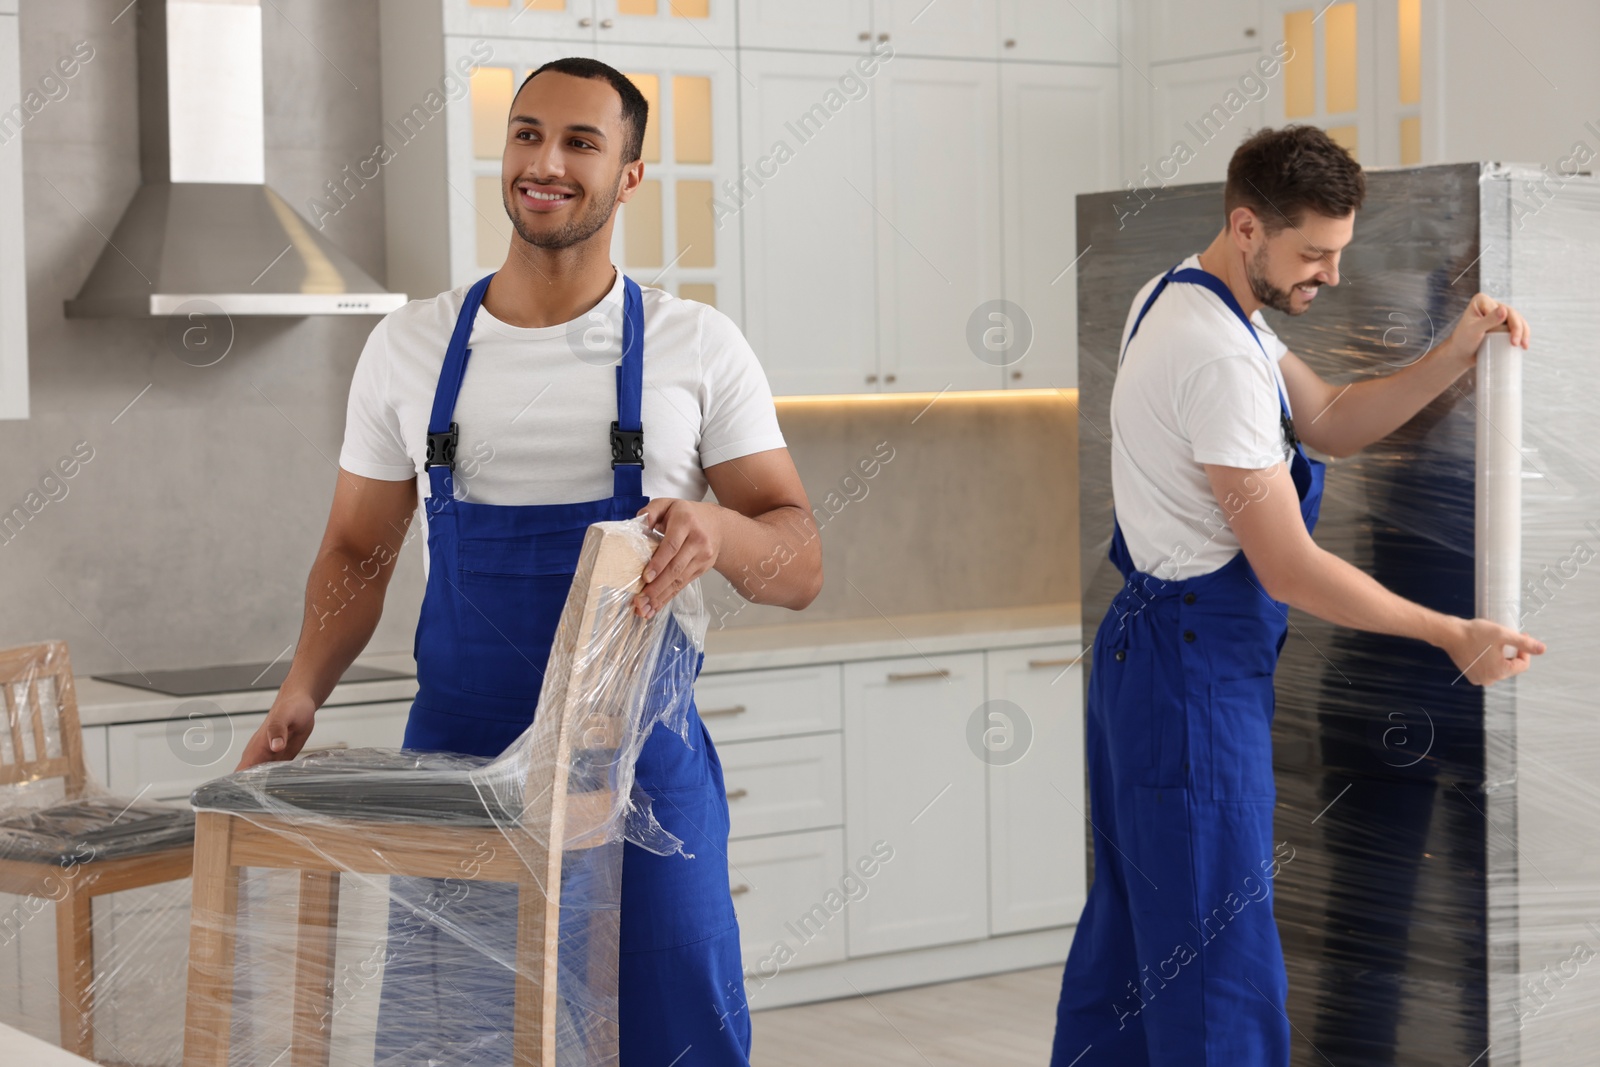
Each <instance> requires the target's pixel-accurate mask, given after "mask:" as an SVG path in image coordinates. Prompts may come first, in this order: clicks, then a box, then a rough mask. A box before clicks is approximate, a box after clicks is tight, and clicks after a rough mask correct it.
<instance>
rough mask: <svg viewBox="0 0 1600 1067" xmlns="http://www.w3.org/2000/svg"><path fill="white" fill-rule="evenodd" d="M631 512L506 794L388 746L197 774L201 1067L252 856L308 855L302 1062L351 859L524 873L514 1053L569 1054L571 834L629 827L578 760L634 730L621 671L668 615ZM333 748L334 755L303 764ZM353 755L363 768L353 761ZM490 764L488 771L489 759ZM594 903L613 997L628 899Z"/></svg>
mask: <svg viewBox="0 0 1600 1067" xmlns="http://www.w3.org/2000/svg"><path fill="white" fill-rule="evenodd" d="M632 525H634V524H633V523H630V522H618V523H599V524H596V525H594V526H591V527H590V528H589V531H588V533H587V535H586V536H585V539H584V544H583V550H582V555H581V558H580V561H579V564H578V571H577V574H576V576H575V577H574V579H573V583H572V587H571V592H570V593H569V595H568V599H567V603H566V607H565V609H564V611H563V613H562V616H561V622H560V625H559V627H558V629H557V632H556V637H555V643H554V646H553V647H552V649H551V653H550V659H549V663H548V664H547V666H546V669H545V680H544V684H543V689H542V692H541V694H540V697H539V705H538V714H537V716H536V719H535V723H534V726H533V727H532V729H531V735H524V737H523V738H522V740H521V741H519V742H518V744H517V746H514V747H513V750H512V752H513V753H516V755H515V756H513V757H511V758H513V759H517V760H522V761H525V766H524V765H523V764H521V763H519V764H518V765H517V766H518V767H519V768H521V769H522V770H523V771H525V774H526V777H525V779H523V782H522V784H521V787H520V789H519V788H517V787H516V783H515V781H514V780H513V783H512V788H511V789H510V790H508V792H509V793H510V794H511V795H510V796H509V797H508V798H507V799H506V800H505V801H503V802H497V801H495V800H493V799H491V798H489V797H487V796H485V795H484V794H483V793H482V792H480V791H479V790H478V789H477V788H474V787H472V783H471V782H468V781H467V772H452V771H449V770H434V771H429V770H420V771H416V770H413V771H410V772H409V773H406V774H403V775H402V773H401V772H400V770H399V768H401V767H405V766H407V760H406V758H401V757H400V756H399V754H398V753H389V754H388V755H387V756H386V755H385V753H384V750H373V749H369V750H365V752H364V754H363V755H361V756H358V757H357V758H355V759H352V758H351V757H352V755H353V754H352V753H339V754H336V755H334V756H332V757H331V758H330V757H318V758H316V759H313V760H311V761H307V760H304V759H301V760H296V761H293V762H289V763H275V764H266V765H263V766H260V767H256V768H252V769H250V770H248V771H244V772H242V773H239V774H235V775H232V776H230V777H228V778H223V779H219V780H217V781H216V782H211V783H207V784H206V785H204V786H201V787H200V789H198V790H196V792H195V795H194V805H195V808H196V811H197V818H198V823H197V836H196V846H197V847H196V862H195V877H194V909H193V927H192V929H191V932H190V939H189V945H190V966H189V993H188V997H189V999H188V1015H187V1020H186V1023H185V1031H184V1064H185V1067H227V1063H228V1057H229V1031H230V1026H231V1023H232V1017H231V1013H232V1006H233V965H234V950H235V939H236V936H237V929H236V921H237V915H238V901H239V869H240V868H241V867H266V868H277V869H291V870H297V871H299V903H298V911H297V931H296V935H295V938H294V953H295V963H294V981H293V986H294V988H293V1008H292V1014H293V1019H292V1023H291V1026H290V1049H289V1054H288V1056H287V1058H286V1059H284V1061H283V1063H284V1064H285V1067H311V1065H317V1067H324V1065H326V1064H327V1063H328V1061H329V1056H330V1051H331V1046H330V1041H331V1037H332V1032H331V1031H332V1017H333V1012H332V1011H331V1010H330V1009H331V1007H332V994H333V981H334V970H333V965H334V954H335V931H336V925H337V914H338V902H339V875H340V873H341V872H351V873H354V874H366V875H406V876H419V877H431V878H453V879H459V880H463V881H488V882H510V883H515V884H516V885H517V887H518V894H517V906H516V913H517V914H516V949H515V953H516V955H515V958H516V977H515V994H514V997H515V1000H514V1007H513V1018H514V1034H513V1038H512V1044H513V1062H514V1063H515V1064H516V1065H517V1067H554V1065H555V1062H556V1060H555V1054H556V1045H555V1041H556V1020H557V1014H558V1012H559V1010H560V1003H559V1000H558V996H557V983H556V968H557V959H556V957H557V943H558V938H559V935H560V916H561V901H560V886H561V867H562V852H563V849H564V848H565V849H575V848H591V847H595V846H600V845H604V844H607V843H608V840H609V843H610V844H612V845H616V844H617V840H616V839H617V837H618V836H619V835H618V834H616V833H614V832H610V831H611V830H612V829H613V827H614V822H615V819H616V817H617V810H618V809H617V807H616V805H615V801H616V797H615V796H614V794H613V793H612V792H611V791H610V790H609V788H606V787H605V783H604V782H603V781H602V782H600V783H599V785H600V788H593V786H594V785H595V783H594V782H593V781H590V782H587V783H585V784H586V785H587V786H588V787H589V791H584V792H572V793H569V792H568V785H569V774H568V772H569V768H570V767H571V766H572V764H573V757H574V753H575V751H577V750H588V751H594V750H601V751H604V750H606V749H613V750H614V749H616V748H617V746H619V745H622V744H623V743H624V739H625V727H626V713H627V700H626V695H627V694H625V693H623V692H621V691H620V690H621V689H622V688H623V687H622V686H619V685H617V684H616V681H615V679H616V678H617V677H627V678H629V679H639V678H642V677H644V676H645V672H647V671H649V670H650V669H651V663H652V651H653V649H654V648H655V647H656V646H657V645H658V643H659V641H660V636H661V628H660V626H658V625H656V624H657V623H659V622H663V621H665V620H664V619H663V618H660V617H658V618H657V619H652V620H646V619H641V618H638V617H637V616H635V615H634V614H633V612H632V611H631V609H630V608H629V606H628V602H629V599H630V598H631V596H632V594H634V593H637V592H638V590H639V589H640V588H641V587H642V582H641V580H640V579H641V573H642V572H643V570H644V565H645V563H646V562H647V561H648V559H649V554H650V553H649V549H648V545H647V543H641V542H643V539H642V538H641V537H640V536H639V533H638V530H637V528H635V529H633V530H628V529H625V527H628V526H632ZM596 635H600V636H599V637H597V636H596ZM602 672H604V674H605V675H606V676H607V677H609V678H611V679H612V681H611V682H610V683H609V684H606V685H602V684H600V681H599V679H600V677H601V673H602ZM614 672H619V673H614ZM407 755H408V756H409V754H407ZM506 758H507V757H502V759H506ZM386 760H388V761H389V763H388V768H389V769H388V770H387V771H385V766H386ZM319 761H322V762H323V763H324V768H323V769H322V770H321V772H320V773H304V774H302V773H297V772H298V771H300V770H301V769H302V767H314V766H315V765H316V764H317V763H318V762H319ZM340 766H345V767H347V769H348V773H340V772H339V771H338V770H337V768H338V767H340ZM496 766H497V767H504V766H505V765H504V764H502V763H499V762H498V761H497V762H496ZM473 773H476V772H473ZM602 777H603V776H602ZM476 780H477V782H478V783H479V784H481V782H482V777H481V775H480V776H479V777H478V778H477V779H476ZM364 783H367V784H370V783H378V785H377V788H376V792H378V793H382V794H385V795H387V796H389V797H391V798H393V802H392V803H386V802H377V801H374V800H372V799H371V798H372V794H373V793H374V789H371V788H365V787H364ZM385 783H387V785H385ZM401 783H403V785H404V788H403V789H402V788H400V785H401ZM463 783H466V785H467V788H463ZM496 807H500V808H501V810H498V811H496V810H492V809H494V808H496ZM429 812H433V813H435V814H433V815H432V816H431V817H430V815H429ZM490 835H492V838H491V839H492V840H493V841H494V842H495V843H497V844H499V843H501V842H502V841H503V842H504V843H505V845H507V846H509V847H500V848H496V849H494V850H493V851H492V854H491V855H490V857H489V858H488V859H487V860H483V859H482V852H481V850H478V849H475V844H476V843H478V842H482V841H483V840H484V839H485V837H486V836H490ZM502 835H503V836H502ZM475 853H476V855H475ZM464 858H465V859H468V860H472V861H473V862H472V863H470V864H465V863H463V859H464ZM617 861H618V863H620V861H621V855H620V846H618V856H617ZM469 872H470V873H469ZM585 921H588V922H590V923H591V924H594V925H590V926H589V927H587V931H588V936H589V939H590V942H591V943H598V944H601V945H609V954H610V955H611V956H612V957H613V959H612V961H611V965H610V966H609V967H606V966H601V965H597V964H599V963H600V962H601V961H598V960H597V959H596V958H595V957H594V956H591V957H590V960H589V963H590V966H589V968H588V973H589V975H590V982H591V983H603V984H606V985H608V986H609V988H606V989H603V990H602V992H603V993H605V994H607V995H609V996H610V997H612V998H614V997H615V992H616V990H615V983H616V967H615V960H614V956H615V946H616V944H617V939H618V935H619V933H620V912H618V911H617V910H615V909H609V910H607V909H597V910H596V911H594V912H591V913H588V915H587V917H586V920H585ZM591 988H593V984H592V985H591ZM586 1025H587V1026H588V1027H589V1030H590V1033H591V1034H592V1035H593V1036H592V1038H591V1041H590V1043H589V1045H588V1048H589V1050H590V1053H591V1056H592V1057H593V1058H594V1061H595V1062H614V1060H615V1057H616V1055H617V1046H616V1033H615V1019H614V1018H612V1019H598V1018H591V1019H588V1020H586ZM597 1046H598V1047H597Z"/></svg>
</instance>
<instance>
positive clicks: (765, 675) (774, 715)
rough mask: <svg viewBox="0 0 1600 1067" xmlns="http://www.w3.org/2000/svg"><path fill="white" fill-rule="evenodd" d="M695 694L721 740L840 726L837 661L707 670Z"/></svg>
mask: <svg viewBox="0 0 1600 1067" xmlns="http://www.w3.org/2000/svg"><path fill="white" fill-rule="evenodd" d="M694 699H695V705H696V706H697V707H698V708H699V709H700V718H702V719H704V720H705V724H706V729H708V730H710V731H711V737H712V740H714V741H716V743H717V744H719V745H720V744H722V743H723V742H724V741H748V740H752V739H754V738H758V737H787V736H790V735H793V734H813V733H820V732H822V731H824V730H837V729H839V725H840V722H841V715H840V699H841V698H840V682H839V665H838V664H837V663H828V664H823V665H821V666H815V667H781V668H775V669H773V670H769V671H733V672H731V673H728V674H703V675H701V676H700V680H699V681H697V682H695V685H694Z"/></svg>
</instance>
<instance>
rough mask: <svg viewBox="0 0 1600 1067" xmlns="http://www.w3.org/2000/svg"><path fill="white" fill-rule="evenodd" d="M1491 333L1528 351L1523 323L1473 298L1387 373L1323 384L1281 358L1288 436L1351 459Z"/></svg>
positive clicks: (1453, 372)
mask: <svg viewBox="0 0 1600 1067" xmlns="http://www.w3.org/2000/svg"><path fill="white" fill-rule="evenodd" d="M1495 329H1508V330H1510V332H1511V343H1512V344H1514V345H1518V346H1520V347H1522V348H1527V347H1528V342H1529V331H1528V324H1527V322H1526V320H1524V319H1523V317H1522V316H1521V315H1519V314H1517V312H1516V311H1515V310H1513V309H1512V308H1510V307H1509V306H1507V305H1505V304H1501V303H1498V302H1496V301H1495V300H1494V299H1493V298H1491V297H1489V296H1486V295H1484V294H1483V293H1479V294H1478V295H1477V296H1475V297H1473V298H1472V302H1471V303H1469V304H1468V305H1467V310H1466V311H1465V312H1463V313H1462V316H1461V321H1460V322H1458V323H1457V324H1456V328H1455V329H1454V330H1452V331H1451V333H1450V336H1449V337H1447V338H1446V339H1445V340H1444V341H1442V342H1440V343H1439V344H1437V345H1435V346H1434V347H1433V348H1432V349H1430V350H1429V351H1428V352H1427V354H1426V355H1424V356H1423V357H1422V358H1421V359H1419V360H1417V361H1416V362H1415V363H1412V364H1411V365H1410V366H1407V367H1405V368H1403V369H1401V370H1398V371H1396V372H1395V373H1393V374H1387V375H1384V376H1383V377H1381V378H1367V379H1365V380H1363V381H1359V382H1351V383H1350V384H1349V385H1344V386H1336V385H1331V384H1329V383H1328V382H1325V381H1323V380H1322V378H1321V377H1319V376H1318V375H1317V372H1316V371H1314V370H1312V369H1311V368H1310V367H1308V366H1307V365H1306V363H1305V361H1304V360H1302V359H1300V357H1298V356H1296V355H1295V354H1294V353H1293V352H1290V353H1288V354H1287V355H1285V356H1284V357H1283V359H1282V360H1281V361H1280V363H1279V366H1280V367H1281V368H1282V369H1283V383H1284V385H1285V386H1286V387H1287V389H1288V393H1289V405H1290V407H1292V408H1293V409H1294V411H1295V423H1294V428H1295V432H1296V433H1298V434H1299V435H1300V439H1301V440H1302V441H1304V442H1305V443H1306V444H1307V445H1309V446H1311V447H1312V448H1314V449H1316V450H1317V451H1319V452H1324V453H1326V454H1327V455H1330V456H1339V457H1343V456H1349V455H1354V454H1355V453H1357V452H1359V451H1361V450H1362V449H1363V448H1365V447H1367V446H1368V445H1370V444H1372V443H1373V442H1374V441H1381V440H1382V439H1383V438H1385V437H1388V436H1389V435H1390V434H1392V433H1394V432H1395V431H1396V430H1398V429H1399V428H1400V427H1401V426H1404V425H1405V424H1406V423H1407V422H1408V421H1409V420H1410V419H1411V417H1412V416H1414V415H1415V414H1416V413H1417V412H1419V411H1421V410H1422V409H1423V408H1424V407H1425V406H1426V405H1427V404H1428V403H1429V402H1430V401H1431V400H1433V398H1434V397H1436V396H1438V395H1439V394H1440V393H1442V392H1444V391H1445V389H1447V388H1449V386H1450V384H1451V383H1452V382H1454V381H1455V380H1456V379H1457V378H1459V377H1461V375H1462V374H1464V373H1466V372H1467V370H1469V369H1470V368H1471V367H1472V365H1473V364H1474V363H1475V362H1476V361H1477V358H1478V346H1479V345H1481V344H1482V343H1483V338H1484V335H1485V334H1487V333H1489V332H1490V331H1491V330H1495Z"/></svg>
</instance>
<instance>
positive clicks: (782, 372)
mask: <svg viewBox="0 0 1600 1067" xmlns="http://www.w3.org/2000/svg"><path fill="white" fill-rule="evenodd" d="M857 63H863V64H865V69H866V70H869V71H871V72H872V75H871V77H870V78H868V77H861V70H862V69H863V68H858V67H857V66H856V64H857ZM740 67H741V68H742V69H743V72H744V77H743V79H742V82H741V91H742V102H743V106H742V108H741V109H740V114H741V121H742V123H743V129H744V137H743V145H744V149H743V151H744V169H743V171H742V175H743V177H742V178H741V181H740V183H739V184H740V188H739V190H738V192H737V195H735V196H730V197H728V198H727V204H728V211H720V212H719V213H718V214H719V217H718V223H717V224H718V226H719V227H724V228H727V229H729V230H734V229H736V224H738V223H740V222H742V224H743V226H744V241H745V252H746V256H745V279H746V286H745V335H746V336H747V337H748V338H749V340H750V345H751V347H752V348H754V349H755V352H756V355H757V356H759V357H760V359H761V362H762V365H763V366H764V367H765V368H766V371H767V379H768V381H770V382H771V384H772V390H773V392H774V393H777V394H780V395H781V394H796V393H856V392H861V391H862V390H865V389H873V388H875V387H876V384H877V382H878V381H879V375H878V354H877V336H876V330H877V325H876V322H877V312H878V304H877V285H876V279H875V272H874V262H875V230H876V228H877V225H878V217H877V214H876V212H875V211H874V208H873V205H872V201H871V197H872V195H873V184H872V145H873V139H872V103H871V101H870V100H866V99H851V98H850V97H849V96H846V95H844V91H843V90H841V88H840V78H841V77H844V76H846V75H848V74H850V73H852V72H853V73H854V74H855V75H856V76H857V77H858V78H859V80H860V83H861V84H862V85H864V86H867V87H869V88H868V92H878V91H880V88H879V87H878V85H877V79H878V78H881V77H887V73H886V72H884V71H882V70H881V68H880V65H879V63H878V62H877V60H876V57H872V56H858V57H855V58H848V57H844V56H834V55H817V54H806V53H795V52H758V51H750V52H746V53H744V54H743V55H742V56H741V58H740ZM852 95H860V94H852ZM830 102H831V103H836V104H837V105H838V109H837V111H835V110H833V109H832V108H830V107H829V104H830Z"/></svg>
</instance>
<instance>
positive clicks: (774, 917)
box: [728, 829, 871, 987]
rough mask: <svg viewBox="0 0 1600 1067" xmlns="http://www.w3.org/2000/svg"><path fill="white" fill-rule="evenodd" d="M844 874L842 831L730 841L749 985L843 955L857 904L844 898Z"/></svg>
mask: <svg viewBox="0 0 1600 1067" xmlns="http://www.w3.org/2000/svg"><path fill="white" fill-rule="evenodd" d="M844 873H845V863H844V831H843V830H840V829H832V830H819V831H816V832H813V833H804V834H782V835H780V836H777V837H758V838H755V839H752V840H743V841H732V842H730V843H729V844H728V881H729V888H730V891H731V892H732V893H733V908H734V911H735V912H736V913H737V914H738V916H739V947H740V950H741V953H742V955H743V957H744V970H745V982H746V984H747V986H751V987H759V986H762V985H765V984H766V983H767V982H770V981H772V980H773V979H775V978H777V976H778V975H779V974H780V973H781V972H782V971H784V970H788V969H791V968H796V967H815V966H817V965H819V964H824V963H833V962H836V961H839V960H842V959H844V958H845V929H846V927H847V925H848V923H849V914H848V912H849V909H850V908H851V907H853V906H854V905H853V904H850V903H846V902H847V901H849V900H850V898H851V895H853V893H852V889H851V887H846V886H844V885H843V881H844ZM854 884H861V885H867V886H870V883H866V882H862V883H854ZM853 892H854V893H857V894H858V893H859V892H860V890H859V889H857V890H854V891H853ZM867 892H869V893H870V892H871V890H870V888H868V889H867ZM830 893H832V894H834V896H832V897H830V896H829V894H830Z"/></svg>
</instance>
